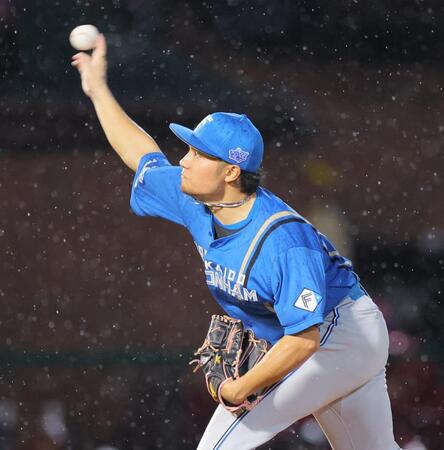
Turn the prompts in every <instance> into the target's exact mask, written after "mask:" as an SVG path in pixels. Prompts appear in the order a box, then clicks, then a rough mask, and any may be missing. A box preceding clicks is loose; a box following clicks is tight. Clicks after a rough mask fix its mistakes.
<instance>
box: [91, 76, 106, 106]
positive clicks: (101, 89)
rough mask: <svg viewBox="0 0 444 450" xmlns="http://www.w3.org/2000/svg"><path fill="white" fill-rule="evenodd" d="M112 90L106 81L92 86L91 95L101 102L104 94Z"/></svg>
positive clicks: (93, 98) (92, 98)
mask: <svg viewBox="0 0 444 450" xmlns="http://www.w3.org/2000/svg"><path fill="white" fill-rule="evenodd" d="M110 92H111V91H110V90H109V87H108V84H107V83H106V81H103V82H101V83H97V84H96V85H95V86H91V89H90V93H89V96H90V98H91V100H92V101H93V102H99V101H100V100H101V99H102V98H103V97H104V96H107V95H109V94H110Z"/></svg>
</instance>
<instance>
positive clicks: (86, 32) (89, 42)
mask: <svg viewBox="0 0 444 450" xmlns="http://www.w3.org/2000/svg"><path fill="white" fill-rule="evenodd" d="M98 36H99V30H98V29H97V28H96V27H95V26H94V25H79V26H78V27H75V28H74V30H72V31H71V34H70V35H69V42H70V43H71V45H72V46H73V47H74V48H75V49H76V50H82V51H83V50H91V49H92V48H94V47H95V46H96V40H97V37H98Z"/></svg>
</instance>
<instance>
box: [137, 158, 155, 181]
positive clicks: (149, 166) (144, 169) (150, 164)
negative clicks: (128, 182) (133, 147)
mask: <svg viewBox="0 0 444 450" xmlns="http://www.w3.org/2000/svg"><path fill="white" fill-rule="evenodd" d="M157 161H158V160H157V158H153V159H149V160H148V161H147V162H146V163H145V164H144V165H143V167H142V170H141V171H140V173H139V176H138V177H137V178H136V180H135V181H134V187H135V188H136V187H137V185H138V184H143V177H144V176H145V173H146V172H147V171H148V170H150V169H154V167H156V166H155V165H154V166H153V164H155V163H156V162H157Z"/></svg>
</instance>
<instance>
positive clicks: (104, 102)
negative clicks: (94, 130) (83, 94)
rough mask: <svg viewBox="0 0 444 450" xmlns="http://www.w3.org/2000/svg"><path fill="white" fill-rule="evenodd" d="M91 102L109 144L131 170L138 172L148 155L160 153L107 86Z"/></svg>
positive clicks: (97, 91) (99, 90)
mask: <svg viewBox="0 0 444 450" xmlns="http://www.w3.org/2000/svg"><path fill="white" fill-rule="evenodd" d="M91 100H92V102H93V104H94V108H95V110H96V113H97V116H98V118H99V121H100V124H101V125H102V128H103V130H104V132H105V135H106V137H107V139H108V141H109V143H110V144H111V146H112V147H113V149H114V150H115V151H116V152H117V154H118V155H119V156H120V157H121V158H122V160H123V162H124V163H125V164H126V165H127V166H128V167H129V168H130V169H132V170H134V171H136V170H137V167H138V165H139V161H140V158H141V157H142V156H143V155H145V154H146V153H154V152H160V148H159V147H158V145H157V144H156V141H155V140H154V139H153V138H152V137H151V136H150V135H149V134H148V133H146V132H145V131H144V130H143V129H142V128H140V127H139V126H138V125H137V124H136V123H135V122H133V121H132V120H131V119H130V118H129V117H128V115H127V114H126V113H125V111H124V110H123V109H122V107H121V106H120V105H119V103H118V102H117V100H116V99H115V98H114V96H113V94H112V93H111V91H110V90H109V88H108V86H107V85H106V84H104V85H103V86H101V87H100V88H98V89H96V90H95V91H94V93H93V94H92V95H91Z"/></svg>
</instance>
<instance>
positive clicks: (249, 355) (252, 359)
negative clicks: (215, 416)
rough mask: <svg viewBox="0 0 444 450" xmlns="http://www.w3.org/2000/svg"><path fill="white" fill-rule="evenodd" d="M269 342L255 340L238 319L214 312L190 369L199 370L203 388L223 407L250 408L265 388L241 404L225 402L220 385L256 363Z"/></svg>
mask: <svg viewBox="0 0 444 450" xmlns="http://www.w3.org/2000/svg"><path fill="white" fill-rule="evenodd" d="M268 348H269V345H268V343H267V342H266V341H265V340H263V339H256V337H255V336H254V333H253V331H252V330H245V329H244V327H243V324H242V322H241V321H240V320H237V319H233V318H232V317H228V316H219V315H214V316H212V318H211V323H210V327H209V329H208V332H207V335H206V337H205V340H204V343H203V344H202V346H201V347H200V348H199V349H198V350H197V351H196V352H195V355H196V356H197V357H198V359H195V360H193V361H191V363H190V364H193V363H196V366H195V368H194V371H196V370H198V369H202V370H203V372H204V375H205V381H206V383H207V389H208V392H209V393H210V395H211V397H212V398H213V400H215V401H216V402H219V403H220V404H221V405H222V406H223V407H224V408H226V409H228V410H229V411H231V412H233V413H235V414H238V413H241V412H243V411H245V410H248V409H251V408H253V407H254V406H255V405H256V404H257V403H258V402H259V401H260V399H261V398H262V396H263V394H264V393H265V390H263V391H261V392H257V393H255V394H253V395H251V396H250V397H248V399H247V400H246V401H245V402H244V403H242V404H241V405H228V404H227V403H226V402H225V401H224V399H223V398H222V396H221V394H220V393H221V387H222V385H223V384H224V382H225V381H226V380H228V379H236V378H239V377H240V376H242V375H244V374H245V373H246V372H247V371H248V370H250V369H251V368H253V367H254V366H255V365H257V364H258V363H259V362H260V361H261V360H262V358H263V357H264V356H265V353H266V352H267V351H268Z"/></svg>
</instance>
